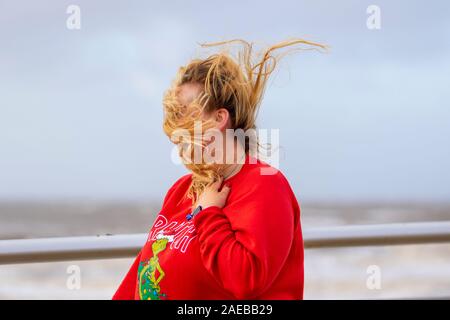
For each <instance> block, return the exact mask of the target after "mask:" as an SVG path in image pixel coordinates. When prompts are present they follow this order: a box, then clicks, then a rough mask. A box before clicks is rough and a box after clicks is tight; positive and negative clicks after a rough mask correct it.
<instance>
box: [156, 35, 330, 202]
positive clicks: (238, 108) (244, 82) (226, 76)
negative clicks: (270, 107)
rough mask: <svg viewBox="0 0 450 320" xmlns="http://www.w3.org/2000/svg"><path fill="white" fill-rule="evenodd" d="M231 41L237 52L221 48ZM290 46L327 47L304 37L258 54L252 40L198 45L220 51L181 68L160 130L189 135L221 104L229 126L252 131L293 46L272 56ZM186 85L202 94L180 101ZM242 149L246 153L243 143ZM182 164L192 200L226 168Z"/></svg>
mask: <svg viewBox="0 0 450 320" xmlns="http://www.w3.org/2000/svg"><path fill="white" fill-rule="evenodd" d="M232 44H239V45H241V46H240V48H239V49H240V50H238V53H237V56H233V55H232V54H231V53H230V52H229V51H228V50H224V49H226V48H225V46H228V45H232ZM294 45H306V46H307V48H304V47H299V48H297V49H303V50H304V49H326V47H325V46H324V45H321V44H318V43H314V42H310V41H306V40H302V39H293V40H287V41H283V42H280V43H277V44H275V45H273V46H270V47H268V48H267V49H265V50H262V51H261V52H259V53H257V54H255V53H254V52H253V44H252V43H249V42H246V41H244V40H240V39H237V40H231V41H224V42H216V43H208V44H202V45H201V46H202V47H214V46H219V47H221V48H222V50H221V51H220V52H218V53H216V54H213V55H210V56H209V57H207V58H205V59H194V60H192V61H191V62H189V63H188V64H187V65H185V66H182V67H180V68H179V70H178V73H177V77H176V79H175V80H174V82H173V84H172V86H171V88H169V90H167V92H166V93H165V95H164V99H163V106H164V123H163V130H164V132H165V133H166V134H167V135H168V136H169V137H170V138H172V137H173V134H174V132H175V131H176V130H177V129H184V130H188V131H189V132H190V134H191V135H192V134H193V131H194V122H195V121H199V120H200V119H201V115H202V114H203V113H204V112H206V113H210V112H212V111H214V110H217V109H219V108H225V109H226V110H227V111H228V112H229V114H230V120H231V128H232V129H242V130H244V131H246V130H248V129H256V118H257V114H258V109H259V106H260V104H261V101H262V98H263V95H264V91H265V88H266V84H267V80H268V77H269V75H270V74H271V73H272V72H273V71H274V69H275V66H276V64H277V62H278V61H279V59H280V58H281V57H282V56H284V55H285V54H286V53H288V52H290V51H292V50H290V51H287V52H284V53H281V54H278V55H274V52H275V51H276V50H278V49H282V48H286V47H291V46H294ZM184 84H199V85H200V86H201V93H200V94H199V95H198V96H197V98H196V99H194V100H193V101H192V102H190V103H189V105H183V104H181V103H180V101H179V98H178V95H179V90H180V87H181V86H182V85H184ZM212 126H213V124H212V123H210V122H208V121H202V128H203V129H205V130H206V129H208V128H211V127H212ZM190 139H192V137H190ZM192 144H193V145H197V146H200V147H203V145H202V142H201V141H195V139H194V141H193V142H192ZM191 152H193V150H191ZM245 152H246V153H248V152H249V145H248V144H247V143H245ZM180 156H182V155H181V152H180ZM185 165H186V167H187V168H188V169H189V170H190V171H192V183H191V186H190V188H189V192H188V194H187V195H188V197H190V198H192V199H193V201H195V199H196V196H197V195H199V194H201V193H202V192H203V190H204V189H205V187H206V186H207V185H209V184H210V183H212V182H214V181H216V180H217V179H218V178H219V176H220V175H221V173H222V171H223V169H224V166H223V165H217V164H191V163H187V164H186V163H185Z"/></svg>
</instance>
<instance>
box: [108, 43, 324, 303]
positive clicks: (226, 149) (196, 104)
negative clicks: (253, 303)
mask: <svg viewBox="0 0 450 320" xmlns="http://www.w3.org/2000/svg"><path fill="white" fill-rule="evenodd" d="M236 43H238V44H241V45H242V48H243V49H242V50H241V51H240V52H239V55H238V57H237V58H233V56H232V55H231V54H230V53H229V52H227V51H221V52H219V53H217V54H214V55H211V56H209V57H208V58H206V59H198V60H193V61H191V62H190V63H189V64H187V65H186V66H184V67H181V68H180V70H179V72H178V76H177V78H176V80H175V81H174V83H173V85H172V87H171V88H170V89H169V90H168V91H167V93H166V94H165V96H164V101H163V105H164V126H163V127H164V131H165V133H166V134H167V135H168V136H169V137H170V138H171V140H172V141H173V142H174V143H176V144H177V146H178V148H179V151H180V156H181V158H182V160H183V162H184V164H185V165H186V167H187V168H188V169H189V170H190V171H191V174H189V175H186V176H184V177H182V178H181V179H179V180H178V181H177V182H176V183H175V184H174V185H173V186H172V187H171V188H170V189H169V191H168V192H167V195H166V197H165V199H164V202H163V205H162V209H161V211H160V213H159V215H158V216H157V218H156V220H155V222H154V224H153V227H152V228H151V230H150V233H149V236H148V239H147V242H146V244H145V245H144V247H143V248H142V250H141V252H140V253H139V254H138V256H137V257H136V259H135V261H134V263H133V265H132V266H131V268H130V270H129V272H128V274H127V275H126V276H125V278H124V280H123V281H122V283H121V285H120V287H119V288H118V290H117V292H116V293H115V295H114V297H113V299H143V300H159V299H302V298H303V240H302V232H301V224H300V208H299V205H298V202H297V200H296V198H295V195H294V193H293V191H292V190H291V188H290V186H289V183H288V181H287V180H286V178H285V177H284V176H283V174H282V173H281V172H279V171H278V170H275V169H274V168H272V167H270V166H269V165H268V164H265V163H264V162H262V161H260V160H259V159H258V154H259V153H258V151H260V148H258V147H259V144H258V141H257V136H256V134H255V133H254V131H252V130H254V129H255V128H256V127H255V120H256V113H257V110H258V107H259V105H260V102H261V99H262V96H263V92H264V88H265V85H266V83H267V79H268V76H269V75H270V74H271V72H272V71H273V70H274V67H275V64H276V62H277V60H278V59H279V58H280V56H274V52H275V51H276V50H277V49H281V48H285V47H288V46H293V45H308V46H313V47H319V48H323V46H321V45H319V44H315V43H311V42H308V41H304V40H292V41H286V42H282V43H279V44H277V45H274V46H272V47H270V48H268V49H267V50H265V51H263V52H262V53H261V54H260V55H259V56H257V55H253V50H252V49H253V48H252V45H251V44H249V43H247V42H244V41H241V40H234V41H230V42H226V43H215V44H210V45H205V46H213V45H224V44H236ZM238 129H241V132H242V131H243V132H245V133H246V134H245V135H244V136H242V135H240V136H239V135H236V134H234V135H233V134H231V135H230V134H229V133H230V132H231V133H233V132H236V130H238ZM233 130H234V131H233ZM247 132H253V133H251V134H247ZM199 133H200V134H199ZM199 154H200V157H198V155H199ZM193 158H194V160H193Z"/></svg>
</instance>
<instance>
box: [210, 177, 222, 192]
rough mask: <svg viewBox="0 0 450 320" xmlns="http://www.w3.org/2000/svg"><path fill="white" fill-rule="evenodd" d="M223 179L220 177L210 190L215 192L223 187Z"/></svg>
mask: <svg viewBox="0 0 450 320" xmlns="http://www.w3.org/2000/svg"><path fill="white" fill-rule="evenodd" d="M222 181H223V177H219V179H218V180H217V181H215V182H213V183H212V184H211V186H210V188H211V189H212V190H214V191H218V190H219V188H220V186H221V185H222Z"/></svg>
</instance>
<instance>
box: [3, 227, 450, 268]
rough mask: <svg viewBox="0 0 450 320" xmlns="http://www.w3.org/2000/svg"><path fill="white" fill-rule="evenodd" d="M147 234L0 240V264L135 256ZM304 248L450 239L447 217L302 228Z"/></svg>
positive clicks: (419, 242) (396, 243)
mask: <svg viewBox="0 0 450 320" xmlns="http://www.w3.org/2000/svg"><path fill="white" fill-rule="evenodd" d="M146 239H147V234H128V235H104V236H87V237H64V238H40V239H39V238H38V239H20V240H1V241H0V265H1V264H16V263H34V262H50V261H73V260H96V259H112V258H127V257H133V256H135V255H136V254H137V253H138V251H139V250H140V248H141V247H142V246H143V244H144V243H145V241H146ZM303 239H304V245H305V248H307V249H318V248H336V247H355V246H385V245H405V244H425V243H443V242H449V243H450V221H442V222H418V223H396V224H381V225H355V226H340V227H330V228H311V229H306V230H304V231H303Z"/></svg>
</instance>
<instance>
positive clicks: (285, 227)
mask: <svg viewBox="0 0 450 320" xmlns="http://www.w3.org/2000/svg"><path fill="white" fill-rule="evenodd" d="M235 187H237V186H235ZM239 187H240V186H239ZM245 189H246V191H245V192H244V193H242V194H241V193H239V194H237V195H236V197H234V199H231V197H232V196H233V194H232V193H233V186H231V193H230V195H229V203H228V204H227V206H225V208H224V209H221V208H219V207H208V208H206V209H204V210H203V211H201V212H200V213H199V214H198V215H197V216H196V217H195V218H194V219H193V221H194V224H195V227H196V229H197V234H198V240H199V243H200V254H201V258H202V261H203V264H204V266H205V268H206V269H207V270H208V271H209V272H210V273H211V274H212V276H213V277H214V278H215V279H216V280H217V281H218V282H219V284H220V285H221V286H222V287H223V288H224V289H225V290H227V291H228V292H230V293H231V294H232V295H233V296H234V297H236V298H237V299H252V298H255V297H257V296H258V295H260V294H262V293H263V292H264V291H265V290H266V289H267V288H268V287H270V286H271V284H272V283H273V282H274V280H275V279H276V278H277V275H278V274H279V272H280V271H281V268H282V267H283V265H284V263H285V261H286V259H287V257H288V255H289V252H290V248H291V245H292V242H293V238H294V220H295V219H294V205H293V200H292V195H291V194H292V193H291V189H290V186H289V184H288V182H287V181H286V179H285V178H284V176H282V174H281V173H278V174H276V175H273V176H261V175H258V176H257V177H254V178H253V179H249V180H247V185H246V186H245ZM294 198H295V197H294ZM297 205H298V204H297Z"/></svg>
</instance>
